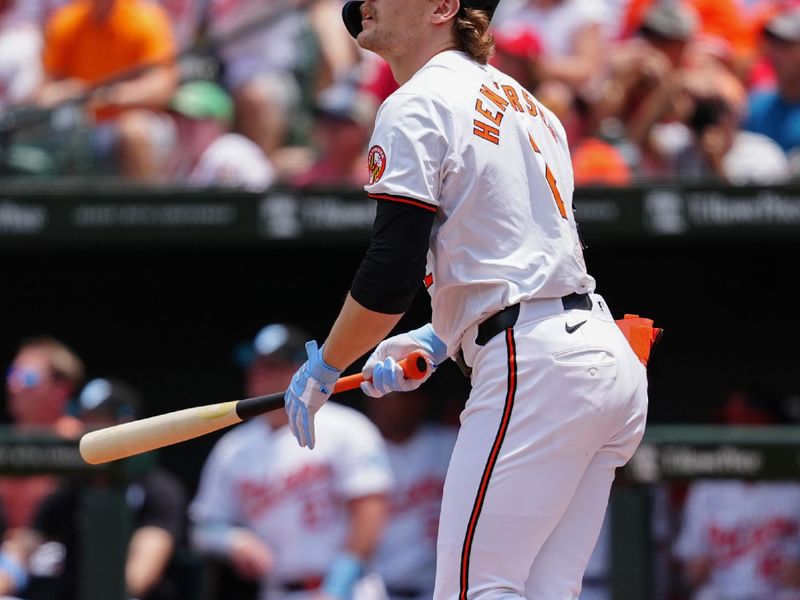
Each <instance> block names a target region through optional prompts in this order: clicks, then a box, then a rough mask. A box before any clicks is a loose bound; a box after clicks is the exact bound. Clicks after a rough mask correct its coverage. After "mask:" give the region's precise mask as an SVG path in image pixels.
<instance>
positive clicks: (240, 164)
mask: <svg viewBox="0 0 800 600" xmlns="http://www.w3.org/2000/svg"><path fill="white" fill-rule="evenodd" d="M276 177H277V174H276V173H275V167H274V166H273V165H272V163H271V162H270V160H269V159H268V158H267V157H266V155H265V154H264V152H263V151H262V150H261V148H259V147H258V146H257V145H256V144H255V143H254V142H252V141H251V140H249V139H247V138H246V137H244V136H243V135H241V134H239V133H226V134H224V135H221V136H220V137H218V138H217V139H216V140H214V141H213V142H211V144H209V146H208V148H206V149H205V150H204V151H203V154H202V155H200V159H199V160H198V161H197V164H196V165H195V166H194V168H193V169H192V171H191V172H190V173H189V175H188V177H187V181H188V183H190V184H191V185H198V186H208V185H224V186H230V187H241V188H246V189H251V190H254V191H259V190H263V189H266V188H268V187H269V186H270V185H272V184H273V183H275V179H276Z"/></svg>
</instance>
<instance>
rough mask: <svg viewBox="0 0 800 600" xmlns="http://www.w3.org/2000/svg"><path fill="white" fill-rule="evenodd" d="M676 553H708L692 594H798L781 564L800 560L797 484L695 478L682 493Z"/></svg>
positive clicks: (732, 599)
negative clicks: (707, 565)
mask: <svg viewBox="0 0 800 600" xmlns="http://www.w3.org/2000/svg"><path fill="white" fill-rule="evenodd" d="M675 554H676V555H677V556H678V557H679V558H680V559H682V560H684V561H687V560H691V559H694V558H709V559H711V561H712V568H711V574H710V577H709V580H708V581H707V583H706V584H705V585H704V586H703V587H702V588H701V589H700V590H697V594H696V596H694V597H695V598H703V599H705V598H708V599H711V598H725V599H726V600H745V599H751V598H770V599H771V600H797V599H799V598H800V589H797V588H790V587H788V586H785V585H782V584H781V583H780V581H779V580H778V577H779V574H780V572H781V569H782V567H784V566H785V565H786V564H787V563H789V562H792V563H795V564H797V563H799V562H800V484H798V483H782V482H776V483H771V482H757V483H748V482H745V481H700V482H696V483H694V484H692V486H691V487H690V489H689V494H688V496H687V499H686V504H685V508H684V513H683V524H682V528H681V532H680V535H679V537H678V541H677V543H676V545H675Z"/></svg>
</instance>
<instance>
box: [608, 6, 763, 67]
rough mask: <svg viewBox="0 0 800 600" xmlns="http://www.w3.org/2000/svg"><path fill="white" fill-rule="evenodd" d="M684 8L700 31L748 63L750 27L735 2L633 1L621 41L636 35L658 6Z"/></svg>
mask: <svg viewBox="0 0 800 600" xmlns="http://www.w3.org/2000/svg"><path fill="white" fill-rule="evenodd" d="M670 4H671V5H673V6H677V5H682V8H685V9H690V10H692V11H693V12H694V13H695V14H696V15H697V17H698V24H699V30H698V31H699V32H700V33H703V34H706V35H711V36H715V37H720V38H722V39H724V40H726V41H727V42H728V43H729V44H730V45H731V47H732V48H733V49H734V53H735V55H736V57H737V61H739V60H741V61H743V62H746V60H747V58H748V54H749V52H750V41H749V34H748V29H747V24H746V22H745V20H744V18H743V15H742V11H741V10H740V8H739V5H738V3H737V1H736V0H631V2H630V3H629V4H628V8H627V11H626V14H625V17H624V18H623V25H622V38H623V39H625V38H627V37H630V36H631V35H634V34H635V32H636V31H638V30H639V28H640V27H641V25H642V23H643V22H644V20H645V15H646V14H647V13H648V12H649V11H651V10H652V9H653V8H654V7H655V6H658V5H661V6H668V5H670Z"/></svg>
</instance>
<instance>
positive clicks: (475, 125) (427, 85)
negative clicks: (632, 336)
mask: <svg viewBox="0 0 800 600" xmlns="http://www.w3.org/2000/svg"><path fill="white" fill-rule="evenodd" d="M545 157H546V160H545ZM368 160H369V169H370V184H369V185H367V186H366V188H365V189H366V190H367V192H368V194H369V195H370V196H371V197H373V198H379V199H385V200H395V201H398V202H410V203H412V204H417V205H419V206H421V207H423V208H428V209H430V210H432V211H434V210H435V211H436V216H435V219H434V224H433V231H432V232H431V248H430V252H429V253H428V266H427V275H426V282H425V283H426V285H427V286H428V291H429V293H430V294H431V298H432V308H433V328H434V330H435V331H436V333H437V335H439V337H440V338H441V339H442V340H443V341H444V342H445V343H446V344H447V347H448V353H449V354H450V355H453V354H454V353H455V352H456V351H457V350H458V348H459V346H460V344H461V337H462V335H463V333H464V331H465V330H466V329H467V328H468V327H469V326H470V325H472V324H474V323H476V322H478V321H480V320H482V319H483V318H485V317H487V316H489V315H491V314H493V313H495V312H497V311H498V310H500V309H501V308H503V307H504V306H508V305H511V304H515V303H517V302H519V301H521V300H526V299H530V298H560V297H562V296H566V295H568V294H570V293H573V292H588V291H591V290H593V289H594V280H593V279H592V278H591V277H590V276H589V275H588V274H587V273H586V267H585V264H584V262H583V252H582V249H581V244H580V239H579V237H578V233H577V230H576V227H575V219H574V216H573V214H572V192H573V179H572V164H571V161H570V156H569V148H568V146H567V139H566V134H565V133H564V128H563V127H562V126H561V124H560V123H559V122H558V120H557V119H556V118H555V117H554V116H553V114H552V113H551V112H550V111H549V110H547V109H546V108H544V107H543V106H542V105H541V104H539V102H538V101H536V100H535V99H534V98H533V96H532V95H531V94H530V93H529V92H528V91H527V90H525V89H524V88H522V86H520V84H519V83H517V82H516V81H515V80H513V79H511V78H510V77H508V76H507V75H504V74H503V73H501V72H500V71H498V70H497V69H495V68H493V67H491V66H483V65H479V64H478V63H476V62H474V61H472V60H471V59H470V58H468V57H467V56H466V55H465V54H463V53H462V52H457V51H448V52H442V53H440V54H437V55H436V56H434V57H433V58H432V59H431V60H430V61H429V62H428V63H427V64H426V65H425V66H424V67H422V68H421V69H420V70H419V71H417V73H416V74H415V75H414V76H413V77H412V78H411V79H410V80H409V81H408V82H407V83H405V84H404V85H403V86H401V87H400V88H399V89H398V90H397V91H396V92H395V93H394V94H392V95H391V96H389V98H387V99H386V101H385V102H384V103H383V105H382V106H381V108H380V110H379V112H378V116H377V121H376V124H375V131H374V133H373V135H372V141H371V148H370V151H369V159H368Z"/></svg>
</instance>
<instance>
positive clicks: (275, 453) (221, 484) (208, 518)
mask: <svg viewBox="0 0 800 600" xmlns="http://www.w3.org/2000/svg"><path fill="white" fill-rule="evenodd" d="M302 338H303V334H300V333H298V332H297V331H295V330H291V329H288V328H287V327H285V326H283V325H271V326H268V327H266V328H264V329H263V330H262V332H261V333H260V334H259V336H258V337H257V338H256V342H255V344H254V346H255V350H256V353H257V354H258V356H257V358H255V359H254V360H253V361H252V364H251V365H250V367H249V368H248V375H247V392H248V394H250V395H259V394H263V393H270V392H274V391H276V390H280V389H284V388H285V386H286V385H287V384H288V382H289V378H290V377H291V374H292V373H293V372H294V370H295V369H296V368H297V364H298V351H299V356H300V357H302V354H303V345H302ZM298 339H300V341H299V342H298V341H297V340H298ZM325 416H326V419H325V423H324V424H321V425H320V435H324V437H325V439H324V441H323V442H321V443H320V445H319V447H318V449H317V450H318V451H317V452H308V451H307V450H305V449H303V448H300V447H298V446H297V444H296V443H295V440H294V438H293V437H292V435H291V433H290V432H289V430H288V428H287V427H286V426H285V425H286V415H285V413H284V412H283V411H273V412H272V413H270V414H269V415H267V416H266V417H265V418H262V419H255V420H253V421H251V422H248V423H246V424H244V425H240V426H239V427H237V428H235V429H234V430H233V431H231V432H229V433H228V434H226V435H225V436H224V437H223V438H222V439H221V440H220V441H219V442H218V443H217V445H216V446H215V447H214V449H213V451H212V453H211V455H210V456H209V459H208V462H207V463H206V465H205V466H204V469H203V474H202V478H201V481H200V488H199V491H198V493H197V496H196V498H195V499H194V501H193V502H192V504H191V506H190V511H189V512H190V518H191V521H192V523H193V532H192V542H193V544H194V546H195V547H196V548H198V549H200V550H202V551H204V552H207V553H213V554H216V555H219V556H221V557H224V558H227V559H229V560H230V561H231V562H232V564H233V566H234V568H235V569H236V571H237V572H238V573H240V574H241V575H244V576H246V577H249V578H251V579H255V580H259V579H260V580H261V582H262V595H261V597H262V598H267V597H268V598H269V600H281V599H289V598H291V599H292V600H303V599H312V598H325V599H326V600H327V599H336V600H349V599H350V598H351V594H352V593H353V588H354V587H355V586H356V585H357V580H358V579H359V578H361V576H362V574H363V572H362V564H363V563H364V561H365V560H366V559H367V558H369V556H370V554H371V553H372V551H373V550H374V548H375V547H376V545H377V543H378V541H379V539H380V534H381V532H382V530H383V525H384V523H385V519H386V515H387V513H388V505H387V501H386V493H387V492H388V490H389V488H390V486H391V474H390V470H389V464H388V458H387V456H386V451H385V447H384V444H383V442H382V440H381V437H380V434H379V432H378V430H377V429H376V428H375V427H374V425H372V423H370V422H369V420H368V419H367V418H366V417H365V416H364V415H362V414H360V413H358V412H357V411H355V410H353V409H350V408H347V407H344V406H341V405H338V404H331V405H330V406H329V407H327V408H326V410H325Z"/></svg>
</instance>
